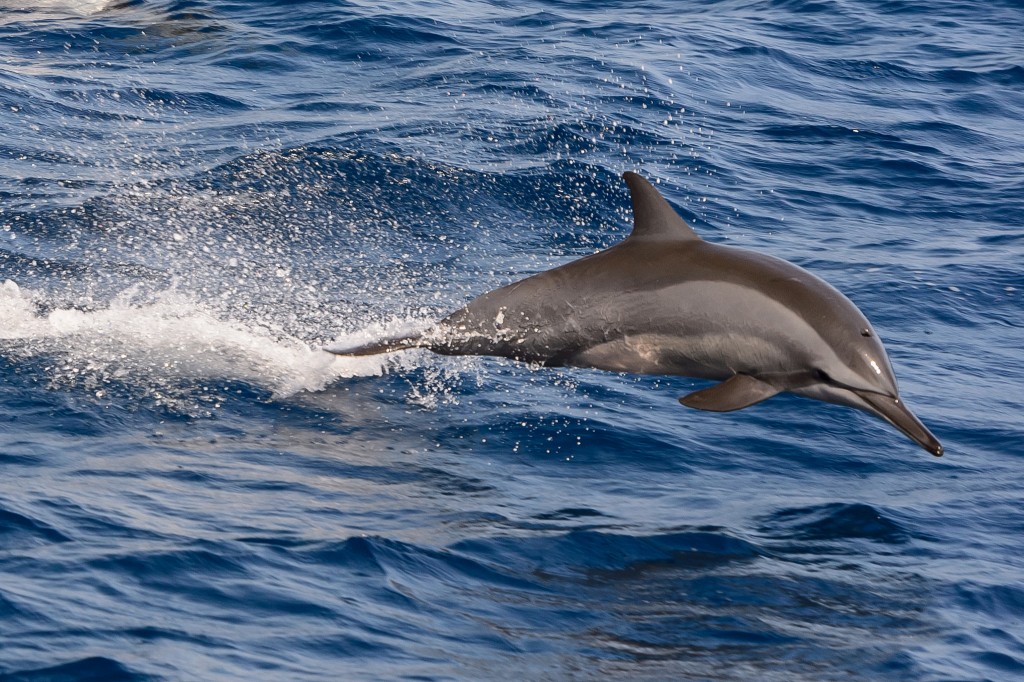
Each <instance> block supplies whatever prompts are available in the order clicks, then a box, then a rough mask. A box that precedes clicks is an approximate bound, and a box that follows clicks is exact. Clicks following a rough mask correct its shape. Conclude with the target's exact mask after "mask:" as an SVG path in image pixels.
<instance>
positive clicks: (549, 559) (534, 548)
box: [452, 531, 762, 580]
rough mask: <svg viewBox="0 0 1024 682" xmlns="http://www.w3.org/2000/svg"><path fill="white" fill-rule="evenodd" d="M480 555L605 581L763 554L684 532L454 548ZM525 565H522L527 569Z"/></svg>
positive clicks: (499, 541)
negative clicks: (654, 569) (650, 571)
mask: <svg viewBox="0 0 1024 682" xmlns="http://www.w3.org/2000/svg"><path fill="white" fill-rule="evenodd" d="M452 549H453V550H456V551H458V552H461V553H467V554H470V555H474V556H479V557H483V558H486V559H489V560H490V561H492V562H494V563H495V564H496V565H503V564H504V565H507V562H509V561H510V558H511V557H515V558H514V559H511V560H512V561H515V562H516V563H517V564H525V565H526V566H528V567H529V570H528V571H525V572H529V573H534V574H537V575H540V576H543V577H545V578H547V579H552V578H558V579H580V578H583V577H587V576H590V577H592V578H593V579H595V580H596V579H598V576H600V575H604V576H606V577H608V578H609V579H610V578H611V576H614V575H617V574H625V575H628V574H630V573H631V572H637V571H643V570H648V569H650V568H653V567H655V566H664V567H668V566H673V567H676V568H689V569H699V568H706V567H708V566H710V565H715V564H728V563H732V562H745V561H752V560H754V559H756V558H757V557H759V556H761V554H762V551H761V550H760V549H759V548H758V547H757V546H756V545H753V544H751V543H748V542H746V541H743V540H740V539H738V538H734V537H730V536H728V535H723V534H719V533H702V532H688V533H687V532H683V533H673V534H665V535H658V536H650V537H635V536H630V535H623V534H617V533H603V532H598V531H573V532H570V533H567V534H562V535H555V536H550V537H535V538H514V537H504V538H502V537H498V538H492V539H487V540H466V541H464V542H460V543H457V544H456V545H454V546H453V547H452ZM526 566H523V568H525V567H526Z"/></svg>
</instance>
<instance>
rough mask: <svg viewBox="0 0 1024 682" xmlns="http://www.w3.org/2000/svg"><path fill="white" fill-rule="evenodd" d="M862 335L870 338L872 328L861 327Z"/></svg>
mask: <svg viewBox="0 0 1024 682" xmlns="http://www.w3.org/2000/svg"><path fill="white" fill-rule="evenodd" d="M860 335H861V336H863V337H866V338H870V337H871V330H870V329H861V330H860Z"/></svg>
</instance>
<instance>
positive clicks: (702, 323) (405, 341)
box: [325, 172, 942, 456]
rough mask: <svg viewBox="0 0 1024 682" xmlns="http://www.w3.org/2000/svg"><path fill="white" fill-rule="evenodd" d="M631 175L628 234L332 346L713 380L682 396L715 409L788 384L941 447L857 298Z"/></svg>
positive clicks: (935, 450) (339, 350) (350, 352)
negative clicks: (900, 384) (388, 332)
mask: <svg viewBox="0 0 1024 682" xmlns="http://www.w3.org/2000/svg"><path fill="white" fill-rule="evenodd" d="M624 178H625V180H626V184H627V185H629V190H630V193H631V194H632V200H633V231H632V233H631V234H630V235H629V237H627V238H626V239H625V240H623V241H622V242H620V243H618V244H616V245H615V246H613V247H611V248H609V249H606V250H605V251H601V252H599V253H595V254H593V255H590V256H586V257H584V258H581V259H579V260H576V261H572V262H571V263H567V264H565V265H562V266H560V267H557V268H554V269H552V270H547V271H545V272H541V273H539V274H536V275H534V276H532V277H528V278H526V279H524V280H521V281H519V282H515V283H513V284H509V285H508V286H504V287H501V288H499V289H495V290H494V291H489V292H487V293H485V294H483V295H481V296H479V297H478V298H476V299H474V300H472V301H470V302H469V304H468V305H466V306H465V307H463V308H460V309H459V310H456V311H455V312H453V313H452V314H451V315H449V316H448V317H446V318H444V319H443V320H441V321H440V322H438V323H437V324H436V325H435V326H434V327H433V328H431V329H429V330H428V331H426V332H424V333H422V334H414V335H409V336H401V337H397V338H389V339H383V340H379V341H375V342H372V343H367V344H363V345H358V346H352V347H338V346H334V347H328V348H326V349H325V350H327V351H329V352H331V353H334V354H336V355H347V356H358V355H375V354H377V353H387V352H391V351H396V350H402V349H405V348H428V349H430V350H431V351H433V352H435V353H441V354H443V355H496V356H501V357H506V358H512V359H515V360H522V361H525V362H532V363H539V364H542V365H546V366H549V367H557V366H572V367H594V368H597V369H603V370H608V371H612V372H634V373H640V374H674V375H681V376H687V377H696V378H700V379H711V380H715V381H718V382H719V383H716V384H715V385H713V386H710V387H708V388H703V389H701V390H698V391H694V392H693V393H690V394H688V395H686V396H683V397H682V398H680V399H679V402H681V403H682V404H683V405H686V406H687V407H694V408H697V409H700V410H711V411H715V412H729V411H731V410H739V409H742V408H744V407H748V406H750V405H753V404H755V403H759V402H761V401H762V400H766V399H767V398H770V397H772V396H773V395H775V394H776V393H780V392H782V391H789V392H791V393H796V394H797V395H802V396H806V397H808V398H814V399H816V400H823V401H825V402H829V403H838V404H840V405H849V406H851V407H856V408H858V409H861V410H864V411H865V412H870V413H871V414H874V415H877V416H879V417H881V418H882V419H884V420H886V421H887V422H889V423H890V424H892V425H893V426H895V427H896V428H897V429H899V430H900V431H902V432H903V433H904V434H906V435H907V436H909V437H910V438H911V439H912V440H914V441H916V442H917V443H918V444H920V445H921V447H923V448H924V449H925V450H928V451H929V452H931V453H932V454H933V455H936V456H941V455H942V445H941V443H939V441H938V439H937V438H935V436H934V435H932V433H931V432H930V431H928V429H927V428H926V427H925V426H924V424H922V423H921V422H920V421H919V420H918V419H917V417H915V416H914V414H913V413H912V412H911V411H910V410H909V409H908V408H907V406H906V405H905V404H904V403H903V400H902V399H901V398H900V395H899V391H898V389H897V387H896V377H895V376H894V375H893V371H892V366H891V365H890V364H889V358H888V356H887V355H886V354H885V349H884V348H883V347H882V343H881V341H880V340H879V339H878V336H877V335H876V334H875V331H874V329H872V327H871V323H869V322H868V320H867V318H866V317H864V315H863V314H862V313H861V312H860V310H858V309H857V306H855V305H854V304H853V303H852V302H851V301H850V300H849V299H848V298H846V297H845V296H843V295H842V294H841V293H839V292H838V291H836V290H835V289H834V288H832V287H831V286H830V285H829V284H827V283H826V282H825V281H824V280H821V279H819V278H818V277H816V276H814V275H812V274H811V273H809V272H807V271H806V270H804V269H803V268H801V267H798V266H796V265H793V264H792V263H789V262H787V261H784V260H781V259H779V258H775V257H773V256H768V255H764V254H760V253H755V252H753V251H747V250H745V249H740V248H737V247H732V246H722V245H719V244H711V243H709V242H706V241H704V240H702V239H701V238H700V237H698V236H697V234H696V233H695V232H694V231H693V230H692V229H691V228H690V226H689V225H687V224H686V223H685V222H684V221H683V219H682V218H681V217H680V216H679V214H677V213H676V212H675V210H673V209H672V207H671V206H670V205H669V203H668V202H667V201H666V200H665V199H664V197H662V196H661V194H659V193H658V191H657V190H656V189H655V188H654V187H653V186H652V185H651V184H650V183H649V182H647V180H645V179H643V178H642V177H640V176H639V175H637V174H636V173H632V172H627V173H626V174H625V175H624Z"/></svg>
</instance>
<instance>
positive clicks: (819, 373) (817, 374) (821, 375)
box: [814, 369, 832, 383]
mask: <svg viewBox="0 0 1024 682" xmlns="http://www.w3.org/2000/svg"><path fill="white" fill-rule="evenodd" d="M814 378H815V379H817V380H818V381H821V382H825V383H828V382H829V381H832V379H831V378H830V377H829V375H828V374H826V373H825V372H824V371H823V370H820V369H816V370H814Z"/></svg>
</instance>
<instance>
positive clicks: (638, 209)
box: [622, 171, 700, 240]
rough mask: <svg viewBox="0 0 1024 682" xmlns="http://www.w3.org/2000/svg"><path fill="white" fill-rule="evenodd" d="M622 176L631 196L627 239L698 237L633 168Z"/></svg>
mask: <svg viewBox="0 0 1024 682" xmlns="http://www.w3.org/2000/svg"><path fill="white" fill-rule="evenodd" d="M622 177H623V178H624V179H625V180H626V184H627V185H629V193H630V195H631V197H632V199H633V231H632V232H631V233H630V235H629V237H630V239H644V238H654V239H682V240H690V239H700V237H698V236H697V233H696V232H694V231H693V228H692V227H690V226H689V225H687V224H686V221H684V220H683V219H682V218H680V217H679V214H678V213H676V212H675V209H673V208H672V206H670V205H669V203H668V202H667V201H665V197H663V196H661V194H660V193H659V192H658V190H656V189H654V185H652V184H651V183H649V182H648V181H647V180H645V179H644V178H642V177H641V176H639V175H637V174H636V173H634V172H632V171H626V172H625V173H623V175H622Z"/></svg>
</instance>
